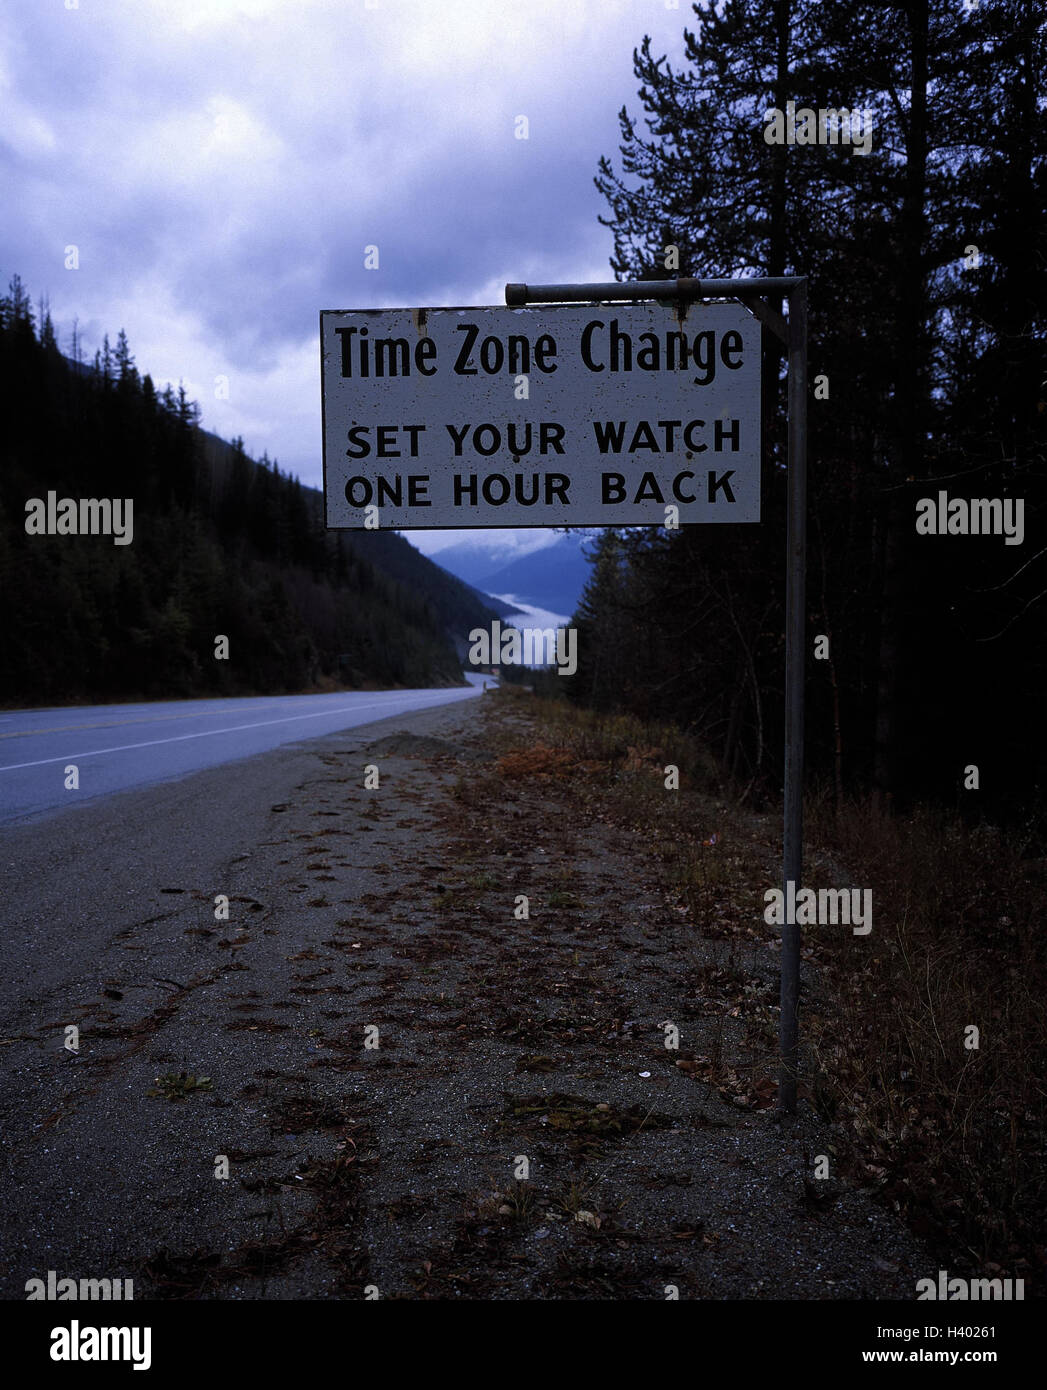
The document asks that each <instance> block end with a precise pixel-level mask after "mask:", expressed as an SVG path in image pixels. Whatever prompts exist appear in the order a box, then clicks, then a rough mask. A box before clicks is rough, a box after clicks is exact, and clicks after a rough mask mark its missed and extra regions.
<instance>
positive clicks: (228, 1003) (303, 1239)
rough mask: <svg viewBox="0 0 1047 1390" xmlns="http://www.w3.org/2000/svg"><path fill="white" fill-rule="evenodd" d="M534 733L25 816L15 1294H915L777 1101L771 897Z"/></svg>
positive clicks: (491, 713)
mask: <svg viewBox="0 0 1047 1390" xmlns="http://www.w3.org/2000/svg"><path fill="white" fill-rule="evenodd" d="M542 738H543V735H542V731H541V730H540V729H539V728H538V727H537V725H536V724H535V722H534V719H533V716H532V715H530V714H529V713H528V711H527V708H526V704H525V703H524V702H521V701H520V700H519V699H516V700H508V699H503V698H501V697H500V696H485V697H484V699H483V700H482V701H477V702H471V703H470V704H469V705H467V706H451V707H447V708H443V709H438V710H433V711H427V712H425V713H422V714H418V715H412V716H409V717H406V718H405V717H403V716H399V717H397V718H395V719H392V720H387V721H383V723H381V724H375V725H369V726H366V727H361V728H356V729H352V730H349V731H347V732H345V733H343V734H337V735H332V736H331V737H329V738H323V739H319V740H316V741H312V742H309V743H308V744H302V745H298V746H295V747H292V748H287V749H282V750H279V751H278V752H276V753H272V754H268V755H265V756H263V757H259V758H255V759H250V760H247V761H245V762H242V763H237V764H231V765H226V766H223V767H221V768H217V769H215V770H213V771H210V772H205V773H200V774H197V775H196V776H194V777H191V778H188V779H186V780H185V781H183V782H180V783H174V784H166V785H163V786H160V787H154V788H150V789H147V790H144V791H138V792H131V793H126V794H122V795H121V796H118V797H113V798H111V799H109V800H107V801H105V802H104V803H101V804H99V805H93V806H84V807H82V808H78V809H77V810H75V811H71V812H69V813H67V814H65V815H62V816H58V817H56V818H53V819H52V820H50V821H48V822H45V823H41V824H37V825H34V826H32V827H23V828H21V829H19V828H11V827H8V828H6V829H4V830H2V831H0V865H2V891H3V902H4V909H3V920H4V931H3V933H2V942H0V951H2V953H3V970H2V972H0V976H2V989H3V994H4V1015H3V1016H4V1024H3V1038H2V1039H0V1069H2V1072H3V1086H2V1087H0V1129H2V1134H3V1139H2V1148H0V1162H2V1165H3V1190H4V1194H5V1196H4V1200H3V1213H2V1222H0V1231H2V1239H3V1248H4V1251H5V1256H6V1258H5V1261H4V1269H3V1272H2V1274H0V1295H2V1296H3V1297H4V1298H8V1299H18V1298H22V1297H24V1296H25V1295H24V1286H25V1281H26V1280H27V1279H29V1278H31V1277H41V1276H44V1277H45V1276H46V1274H47V1271H48V1270H49V1269H54V1270H56V1271H57V1273H58V1275H59V1277H65V1276H72V1277H83V1278H89V1277H90V1278H102V1277H110V1278H117V1277H124V1278H132V1279H133V1280H134V1289H135V1296H136V1298H150V1297H154V1298H168V1299H169V1298H204V1299H257V1298H262V1299H296V1298H309V1299H339V1298H359V1297H363V1296H365V1290H368V1289H371V1290H374V1289H377V1291H378V1294H379V1296H381V1297H383V1298H390V1297H399V1298H423V1299H425V1298H446V1299H454V1298H459V1299H461V1298H466V1299H468V1298H476V1299H587V1298H596V1299H622V1298H628V1299H632V1298H650V1299H664V1298H666V1297H667V1296H670V1295H668V1294H667V1290H671V1289H673V1288H675V1289H677V1290H678V1292H679V1297H681V1298H711V1299H717V1298H721V1299H722V1298H730V1299H754V1298H755V1299H759V1298H803V1299H833V1298H904V1299H911V1298H912V1297H913V1296H914V1290H915V1281H916V1280H917V1279H918V1278H920V1277H923V1276H924V1275H926V1274H928V1273H932V1272H933V1270H932V1262H931V1261H930V1259H929V1258H928V1257H927V1256H926V1255H925V1254H924V1252H923V1251H922V1250H921V1248H920V1246H919V1244H918V1243H917V1242H916V1241H915V1239H914V1237H913V1236H912V1235H911V1234H910V1233H909V1232H908V1231H907V1230H906V1229H905V1227H904V1226H902V1224H901V1223H900V1222H899V1221H898V1220H897V1219H896V1218H895V1217H894V1216H893V1215H892V1214H891V1213H890V1212H889V1211H888V1210H886V1209H885V1208H884V1207H883V1206H882V1205H881V1204H879V1203H877V1202H876V1201H875V1200H874V1199H873V1197H872V1196H871V1195H870V1193H869V1192H868V1191H866V1190H864V1189H863V1188H861V1187H858V1186H853V1185H849V1184H848V1183H847V1182H845V1181H843V1180H842V1179H840V1178H838V1177H830V1179H829V1180H828V1181H825V1182H814V1181H812V1177H813V1170H814V1164H815V1161H816V1159H817V1156H818V1155H826V1156H827V1157H828V1159H829V1168H830V1173H832V1172H833V1163H832V1156H833V1142H834V1141H833V1133H832V1130H831V1128H830V1127H828V1126H826V1125H824V1124H823V1123H821V1122H820V1121H819V1120H818V1119H816V1117H815V1116H814V1115H813V1113H812V1112H811V1111H810V1110H809V1108H807V1107H804V1110H803V1113H802V1114H801V1115H800V1116H798V1117H797V1118H796V1119H795V1120H794V1121H789V1122H786V1123H785V1124H784V1125H783V1124H779V1123H778V1122H777V1120H776V1119H775V1117H774V1114H773V1110H772V1108H771V1106H772V1104H773V1090H772V1086H771V1082H770V1078H771V1077H772V1076H773V1066H772V1065H771V1053H772V1051H773V1049H772V1048H771V1047H770V1045H769V1042H768V1019H769V1017H770V1013H769V1004H770V1001H771V999H772V998H773V994H774V990H775V988H776V979H777V959H776V956H775V952H774V949H773V948H774V942H773V932H772V930H771V929H770V928H768V929H767V931H766V934H764V933H763V932H761V931H757V930H755V929H753V928H752V927H751V926H748V925H745V923H746V922H747V921H749V920H751V918H752V916H753V914H752V911H751V905H750V906H748V907H746V906H742V905H739V904H738V903H737V902H735V904H734V908H733V910H731V908H730V904H726V905H724V904H721V906H722V907H723V910H722V911H720V910H719V909H718V910H717V911H715V912H714V911H712V910H711V911H710V921H709V922H708V923H705V922H702V923H696V922H695V921H694V920H693V914H692V915H691V916H689V915H688V913H687V912H686V911H685V910H684V909H683V908H681V907H680V905H679V904H678V903H677V902H676V901H675V900H674V898H673V895H672V893H671V892H670V891H669V890H668V889H667V887H666V884H665V881H664V875H663V873H662V872H661V866H660V863H659V858H658V854H657V852H656V849H655V848H654V846H653V844H652V842H651V841H650V840H648V839H647V838H646V837H644V836H641V835H638V834H637V833H636V832H635V830H634V829H631V828H630V827H629V826H628V825H626V824H625V823H623V822H622V820H621V818H620V817H619V816H618V815H617V814H616V807H617V806H619V805H620V798H621V791H622V789H621V787H620V786H619V787H613V786H611V785H610V783H609V782H608V780H607V779H606V778H603V777H601V776H600V775H598V774H592V773H587V771H586V769H584V768H574V769H564V768H560V769H558V770H557V769H555V768H554V769H553V771H549V769H548V765H547V764H543V763H542V761H541V759H538V760H537V761H535V760H534V759H533V758H532V759H531V761H530V762H528V750H533V749H534V748H536V747H539V748H540V747H541V743H542ZM514 749H515V750H517V751H516V752H515V753H514V751H513V750H514ZM367 768H377V775H378V781H379V785H378V787H373V786H372V787H367V786H365V778H366V776H367V773H366V771H365V769H367ZM543 769H545V770H543ZM568 773H569V774H570V775H568ZM635 776H636V777H637V778H639V779H642V778H646V782H645V783H644V784H643V785H644V787H645V788H646V790H645V791H644V792H643V794H644V795H650V794H651V792H650V787H651V786H652V785H653V782H652V776H653V770H652V769H651V768H646V769H644V768H639V769H637V771H636V773H635ZM371 780H373V773H372V774H371ZM637 785H638V787H639V785H640V784H639V783H638V784H637ZM637 794H638V795H639V794H640V793H639V791H638V793H637ZM709 814H710V818H711V819H710V825H712V819H713V818H714V817H715V808H713V807H710V808H709ZM733 852H734V853H735V855H736V856H737V857H738V859H739V861H740V860H741V859H745V861H746V863H747V864H748V866H749V867H748V869H747V872H748V873H749V874H750V875H751V877H752V879H753V882H756V881H757V880H759V881H761V882H767V881H773V877H772V878H770V879H768V878H767V874H768V873H769V872H770V870H768V869H767V867H766V864H767V862H769V860H770V858H773V853H774V836H773V834H772V833H771V828H769V827H766V826H763V827H761V826H754V827H752V828H751V842H750V843H748V844H743V842H742V838H741V836H740V835H739V836H738V837H737V838H736V841H735V844H734V846H733ZM724 891H725V892H726V888H725V890H724ZM218 895H224V896H225V897H227V898H228V918H227V919H224V918H221V917H218V918H216V915H215V912H216V908H215V899H216V897H217V896H218ZM522 897H526V898H527V900H528V901H527V909H528V911H527V916H526V918H525V917H524V916H523V912H522V904H521V898H522ZM715 898H716V895H715V894H714V893H711V896H710V908H711V909H712V907H713V906H715V903H714V899H715ZM713 918H715V919H716V920H715V921H713V920H712V919H713ZM811 983H812V985H814V984H816V982H813V981H812V982H811ZM667 1023H668V1024H671V1025H672V1026H673V1027H675V1028H677V1029H678V1030H679V1046H678V1047H676V1048H670V1047H666V1045H665V1043H666V1038H667V1031H666V1024H667ZM70 1025H72V1026H75V1027H76V1028H77V1029H78V1030H79V1051H78V1052H77V1053H73V1052H70V1051H68V1050H67V1049H66V1048H65V1047H64V1042H65V1037H66V1033H65V1030H66V1028H68V1027H69V1026H70ZM158 1078H161V1080H160V1081H159V1082H158ZM162 1078H168V1079H167V1080H166V1081H165V1080H162ZM179 1078H182V1079H181V1080H179ZM203 1078H207V1081H206V1083H205V1084H202V1085H197V1086H193V1084H192V1082H193V1081H194V1080H195V1081H196V1082H200V1081H201V1080H202V1079H203ZM157 1090H159V1091H160V1092H161V1094H159V1095H156V1094H150V1092H151V1091H157ZM170 1094H174V1095H176V1096H179V1097H180V1098H176V1099H167V1098H166V1096H167V1095H170ZM223 1159H225V1160H226V1164H225V1165H223V1163H222V1160H223ZM226 1168H227V1169H228V1176H225V1170H226Z"/></svg>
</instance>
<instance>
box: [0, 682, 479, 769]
mask: <svg viewBox="0 0 1047 1390" xmlns="http://www.w3.org/2000/svg"><path fill="white" fill-rule="evenodd" d="M469 693H474V694H475V693H476V687H475V686H472V687H471V691H462V692H460V693H459V695H458V698H459V699H464V698H465V697H466V695H467V694H469ZM434 703H441V702H434V701H432V700H428V701H426V706H424V707H428V706H429V705H432V704H434ZM384 707H385V706H384V705H383V704H382V703H379V704H376V705H343V706H342V708H341V709H326V710H320V711H319V712H318V713H317V714H292V715H288V717H287V718H286V719H263V720H262V721H261V723H258V724H236V725H234V726H233V727H232V728H231V729H202V730H200V732H198V733H195V734H176V735H175V736H174V737H173V738H154V739H150V740H149V741H148V743H124V744H122V745H120V746H119V747H118V748H94V749H92V750H91V752H89V753H64V754H63V755H62V756H61V757H60V758H38V759H37V760H36V762H32V763H10V764H8V766H7V767H0V772H17V771H19V769H21V768H25V767H43V766H44V765H45V764H46V763H65V762H68V761H69V760H70V759H71V758H99V757H101V756H102V754H103V753H126V752H128V751H129V750H130V749H132V748H155V747H157V745H159V744H161V743H184V742H185V741H186V739H190V738H210V737H211V736H212V735H214V734H238V733H242V732H243V730H244V729H264V728H266V727H267V726H268V725H270V724H293V723H294V722H295V720H298V719H323V718H324V717H325V716H326V715H331V714H344V713H345V711H346V710H354V711H355V710H362V709H383V708H384ZM350 727H353V726H352V725H350ZM332 732H335V731H332Z"/></svg>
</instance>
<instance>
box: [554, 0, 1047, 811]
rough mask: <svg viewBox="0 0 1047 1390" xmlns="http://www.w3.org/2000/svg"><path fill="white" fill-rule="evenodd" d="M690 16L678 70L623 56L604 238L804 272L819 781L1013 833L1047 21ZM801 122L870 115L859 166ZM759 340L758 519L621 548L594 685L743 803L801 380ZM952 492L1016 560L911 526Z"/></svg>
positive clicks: (1040, 411)
mask: <svg viewBox="0 0 1047 1390" xmlns="http://www.w3.org/2000/svg"><path fill="white" fill-rule="evenodd" d="M694 8H695V11H696V14H697V21H696V22H695V23H694V26H693V31H692V32H690V33H688V34H687V42H686V61H685V64H684V65H683V66H682V67H681V68H679V69H677V68H674V67H673V66H672V65H671V64H670V63H668V62H667V61H666V60H665V59H664V58H660V57H658V56H657V54H656V53H654V52H652V50H651V47H650V44H649V42H645V43H644V44H643V45H642V47H641V48H640V49H639V50H638V51H637V52H636V53H635V55H634V67H635V73H636V77H637V78H638V79H639V82H640V83H641V88H640V98H641V102H642V106H643V110H644V114H645V117H646V119H645V120H640V119H638V118H637V116H636V115H635V114H630V113H629V112H628V111H627V110H625V109H623V111H622V113H621V117H620V122H621V146H620V161H612V160H611V159H609V158H605V159H603V160H602V161H601V165H600V169H599V173H598V177H597V179H596V183H597V186H598V188H599V189H600V191H601V192H602V194H603V195H604V197H605V199H606V202H607V205H608V209H609V214H608V216H607V217H606V218H604V219H601V220H603V221H604V222H605V224H606V225H607V226H608V227H609V228H610V229H611V230H612V232H613V235H614V244H615V253H614V257H613V260H612V266H613V268H614V270H615V273H616V274H617V275H618V277H619V278H626V279H634V278H666V277H667V275H669V276H672V275H676V274H680V275H693V276H698V277H715V276H741V275H769V276H775V275H782V274H801V275H807V276H809V278H810V311H811V318H810V386H811V394H810V397H809V427H810V441H809V460H810V464H809V469H810V493H809V560H808V584H807V599H808V603H807V617H808V623H807V632H808V653H809V660H808V667H807V680H808V684H807V688H808V715H807V731H808V732H807V748H808V758H809V764H810V767H811V769H812V771H813V772H814V773H815V774H821V776H822V777H823V778H824V779H825V780H826V781H828V782H829V783H830V784H833V783H835V788H836V793H837V796H838V797H839V796H840V795H841V794H843V793H844V792H846V791H855V790H861V789H863V788H869V787H872V788H874V789H876V790H877V792H878V793H879V794H880V796H881V797H882V798H884V799H885V800H887V799H893V801H894V803H895V804H899V803H902V802H905V801H909V800H912V799H914V798H921V797H930V798H932V799H935V800H939V801H945V802H949V803H951V804H953V805H957V804H959V805H960V806H961V807H962V809H963V810H964V811H965V812H969V813H972V814H974V815H979V814H981V813H982V812H983V811H986V810H992V811H993V812H995V813H1004V812H1008V813H1012V812H1017V811H1018V810H1019V809H1020V808H1022V807H1026V806H1028V805H1029V804H1030V803H1031V802H1033V801H1034V800H1035V799H1036V798H1037V796H1040V797H1042V789H1043V776H1044V746H1045V745H1044V739H1043V719H1044V712H1045V696H1044V691H1045V689H1047V640H1045V632H1047V603H1045V601H1044V595H1045V592H1047V547H1045V542H1044V520H1045V493H1047V449H1045V425H1047V384H1045V381H1044V378H1045V375H1047V359H1045V352H1044V344H1045V337H1047V225H1045V222H1044V207H1045V204H1047V160H1045V150H1047V114H1045V101H1044V87H1043V82H1044V72H1045V71H1047V61H1045V59H1047V53H1045V47H1047V45H1045V38H1044V29H1045V26H1044V24H1043V17H1042V11H1039V7H1037V6H1036V5H1034V4H1032V3H1027V0H1009V2H1008V3H1001V4H994V5H985V4H983V5H982V6H980V7H977V6H969V5H963V4H960V3H952V0H950V3H948V4H945V3H931V4H929V3H927V2H926V0H922V3H921V2H920V0H916V2H915V3H910V4H906V5H889V6H888V5H877V4H857V5H848V6H838V5H828V4H824V3H812V2H811V0H751V2H750V3H748V4H745V5H742V4H731V3H729V4H726V5H722V4H719V3H717V4H716V5H715V6H713V5H712V4H711V3H708V0H704V3H702V4H700V5H697V6H695V7H694ZM789 103H793V105H794V110H795V111H796V112H800V111H801V110H802V109H803V108H811V109H812V110H814V111H817V110H818V109H825V108H847V109H849V110H858V109H859V108H860V109H861V110H862V111H863V112H870V113H871V114H872V124H871V147H870V148H869V150H868V152H867V153H859V152H856V151H854V150H853V149H852V148H849V147H848V146H846V145H837V146H836V147H833V146H832V145H827V144H826V143H825V142H822V143H808V144H802V143H799V141H797V142H796V143H793V144H785V143H781V144H774V143H771V142H770V141H769V140H768V139H766V138H765V131H766V129H767V128H768V127H767V116H766V113H767V112H768V111H769V110H770V109H771V108H778V110H779V111H780V112H783V113H784V112H786V111H787V109H788V106H789ZM844 114H846V111H845V113H844ZM868 119H869V118H868V116H867V117H866V121H867V122H868ZM677 254H678V261H677V259H676V257H677ZM774 307H776V308H777V307H779V306H778V305H777V304H775V305H774ZM764 342H765V353H766V368H765V379H764V400H765V419H764V467H763V479H764V487H763V512H762V515H763V521H762V524H760V525H758V526H750V527H743V526H727V525H717V526H704V527H692V528H684V529H683V530H682V531H680V532H677V533H675V534H673V533H666V532H662V531H658V532H654V531H644V532H629V533H625V532H623V533H617V534H616V533H605V535H604V537H603V540H602V543H601V546H600V550H599V554H598V558H597V562H596V567H595V573H594V576H593V579H592V581H591V583H590V586H589V588H588V591H587V593H586V595H585V598H584V601H583V603H582V606H581V609H580V619H581V624H582V636H581V640H580V644H579V649H580V654H581V663H582V665H581V668H580V674H579V678H578V681H577V682H576V687H577V694H578V695H579V696H580V698H582V699H583V700H584V701H586V702H590V703H593V704H595V705H596V706H597V707H601V708H610V707H624V708H627V709H629V710H631V711H633V712H635V713H639V714H641V715H645V716H647V715H649V716H655V717H659V718H669V719H673V720H675V721H678V722H680V723H682V724H683V725H685V726H687V727H688V728H690V729H692V730H693V731H695V732H697V733H698V734H699V735H700V736H701V737H702V738H703V739H704V740H705V741H706V742H707V743H708V744H709V745H711V746H712V747H713V748H714V749H715V750H716V751H717V753H718V754H719V757H720V759H721V760H722V763H723V765H724V767H725V768H726V769H727V771H728V772H729V773H730V774H731V776H732V777H733V779H734V780H735V782H736V784H737V786H738V787H739V788H742V787H749V788H751V789H752V794H753V795H755V796H759V795H760V792H761V790H762V791H764V792H766V793H768V794H769V795H771V796H773V795H774V794H775V793H776V791H777V789H778V788H780V786H781V777H782V771H781V768H782V736H781V728H782V716H783V711H782V698H783V697H782V688H783V655H784V636H783V632H784V622H783V603H784V542H785V517H784V491H785V489H784V462H785V457H784V445H785V419H784V391H783V389H782V388H783V383H784V363H783V361H782V356H781V351H780V348H779V345H778V342H777V339H776V338H774V337H773V335H771V334H770V333H768V332H767V331H765V332H764ZM940 492H945V493H946V495H947V497H948V499H950V500H951V499H954V498H962V499H973V498H999V499H1001V500H1004V499H1010V500H1011V501H1017V500H1018V499H1023V500H1024V537H1023V539H1022V541H1021V543H1020V544H1007V543H1005V540H1004V538H1003V537H1002V536H998V535H995V536H993V535H960V534H950V535H920V534H917V529H916V525H915V521H916V516H917V504H918V503H919V501H920V500H921V499H925V498H932V499H935V500H937V499H938V495H939V493H940ZM818 636H824V637H827V638H828V639H829V642H828V656H827V657H826V658H823V659H818V657H817V655H816V653H815V647H814V643H815V638H816V637H818ZM971 765H974V766H976V767H977V768H978V776H979V790H977V791H974V790H970V791H965V790H963V787H964V778H965V769H966V768H968V767H969V766H971Z"/></svg>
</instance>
